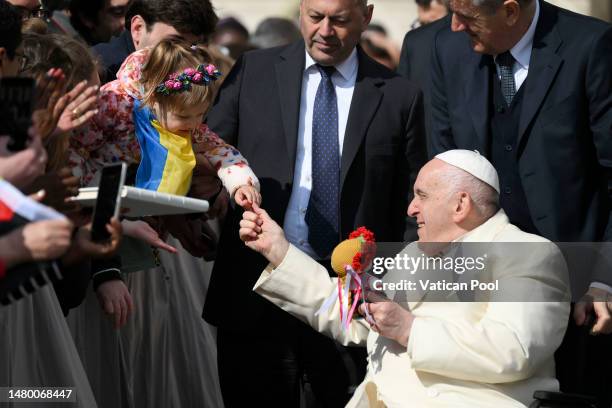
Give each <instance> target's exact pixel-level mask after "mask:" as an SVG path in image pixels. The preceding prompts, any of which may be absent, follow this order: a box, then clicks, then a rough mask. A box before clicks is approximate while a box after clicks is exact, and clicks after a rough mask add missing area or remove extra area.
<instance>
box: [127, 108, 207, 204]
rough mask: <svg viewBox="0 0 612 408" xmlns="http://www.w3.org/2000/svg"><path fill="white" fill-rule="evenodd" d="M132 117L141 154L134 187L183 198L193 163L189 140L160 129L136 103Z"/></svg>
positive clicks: (145, 109) (191, 147)
mask: <svg viewBox="0 0 612 408" xmlns="http://www.w3.org/2000/svg"><path fill="white" fill-rule="evenodd" d="M132 115H133V118H134V127H135V129H134V130H135V133H136V137H137V138H138V142H139V143H140V152H141V155H140V156H141V158H140V165H139V166H138V171H137V173H136V187H140V188H144V189H147V190H153V191H159V192H161V193H169V194H176V195H182V196H184V195H187V193H188V192H189V188H190V187H191V176H192V174H193V169H194V167H195V164H196V159H195V154H194V153H193V146H192V144H191V138H190V137H185V136H181V135H177V134H174V133H172V132H170V131H168V130H166V129H164V128H163V127H162V126H161V125H160V123H159V122H158V121H157V119H156V118H155V115H153V113H152V112H151V110H150V109H149V108H148V107H146V106H143V105H142V104H141V103H140V101H136V102H135V104H134V110H133V114H132Z"/></svg>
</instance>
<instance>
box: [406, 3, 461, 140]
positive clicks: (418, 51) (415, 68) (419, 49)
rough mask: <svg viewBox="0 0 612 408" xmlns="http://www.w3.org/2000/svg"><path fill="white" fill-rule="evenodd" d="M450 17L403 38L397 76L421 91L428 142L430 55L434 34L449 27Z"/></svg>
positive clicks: (429, 123) (408, 33) (416, 30)
mask: <svg viewBox="0 0 612 408" xmlns="http://www.w3.org/2000/svg"><path fill="white" fill-rule="evenodd" d="M450 21H451V16H450V15H447V16H446V17H443V18H441V19H439V20H436V21H434V22H432V23H429V24H426V25H424V26H421V27H419V28H416V29H414V30H410V31H408V32H407V33H406V35H405V36H404V42H403V44H402V52H401V55H400V63H399V67H398V68H397V72H398V74H400V75H402V76H403V77H405V78H406V79H408V80H409V81H411V82H412V83H414V84H416V85H418V87H419V88H421V91H423V105H424V107H425V133H426V134H427V140H428V142H429V134H430V133H431V129H430V128H431V68H432V65H431V54H432V49H433V45H434V38H435V36H436V33H437V32H438V31H440V30H441V29H443V28H445V27H449V26H450Z"/></svg>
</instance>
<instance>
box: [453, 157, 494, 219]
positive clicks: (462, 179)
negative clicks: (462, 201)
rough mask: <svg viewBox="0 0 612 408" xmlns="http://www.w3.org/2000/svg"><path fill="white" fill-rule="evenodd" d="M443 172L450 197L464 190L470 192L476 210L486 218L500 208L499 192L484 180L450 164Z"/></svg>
mask: <svg viewBox="0 0 612 408" xmlns="http://www.w3.org/2000/svg"><path fill="white" fill-rule="evenodd" d="M442 173H443V174H444V183H445V184H447V185H448V195H449V197H450V196H452V195H454V194H456V193H459V192H463V191H464V192H466V193H468V194H469V196H470V198H471V199H472V202H473V203H474V206H475V207H476V210H477V211H478V213H479V214H480V215H481V216H482V217H483V218H485V219H488V218H490V217H492V216H493V215H495V213H496V212H497V211H498V210H499V194H498V193H497V191H495V189H494V188H493V187H491V186H490V185H488V184H487V183H485V182H484V181H482V180H480V179H478V178H476V177H474V176H473V175H471V174H470V173H468V172H467V171H465V170H462V169H460V168H458V167H455V166H452V165H450V164H447V166H445V168H444V170H443V171H442Z"/></svg>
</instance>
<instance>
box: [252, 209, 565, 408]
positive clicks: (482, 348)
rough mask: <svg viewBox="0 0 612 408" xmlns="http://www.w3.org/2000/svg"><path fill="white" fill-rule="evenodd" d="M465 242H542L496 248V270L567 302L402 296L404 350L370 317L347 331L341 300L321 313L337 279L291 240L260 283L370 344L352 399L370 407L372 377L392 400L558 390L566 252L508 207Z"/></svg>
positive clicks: (519, 395) (507, 398)
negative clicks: (519, 221) (512, 218)
mask: <svg viewBox="0 0 612 408" xmlns="http://www.w3.org/2000/svg"><path fill="white" fill-rule="evenodd" d="M460 240H461V242H475V243H477V242H483V243H484V242H486V243H504V242H523V243H524V242H529V243H534V246H535V245H536V243H537V250H533V251H529V252H528V253H523V254H512V253H507V254H506V253H502V252H503V251H504V249H503V248H504V246H503V245H497V246H493V247H492V249H491V251H492V252H493V253H492V254H490V255H491V256H490V261H491V262H489V264H488V265H487V270H488V273H490V278H491V279H492V280H499V282H500V285H501V286H502V287H505V288H510V290H511V291H513V292H514V291H516V292H514V293H522V294H525V293H527V294H533V299H534V300H542V299H562V300H563V301H558V302H552V301H546V302H544V301H533V302H510V301H499V298H498V299H495V297H496V295H495V294H491V295H490V297H489V299H486V301H482V299H476V300H478V301H476V302H432V301H429V302H428V301H426V300H427V296H428V294H427V293H424V294H423V295H424V296H425V297H424V298H423V299H421V301H418V302H410V301H407V304H406V306H407V307H408V308H409V309H410V310H411V312H412V313H413V314H414V316H415V320H414V323H413V325H412V330H411V333H410V338H409V342H408V347H407V348H406V347H403V346H401V345H400V344H398V343H396V342H395V341H394V340H389V339H387V338H385V337H382V336H380V335H379V334H377V333H375V332H374V331H370V329H369V325H368V323H366V322H365V321H364V319H353V321H352V322H351V325H350V327H349V329H348V330H347V331H344V330H343V329H342V328H341V327H340V313H339V305H338V302H337V301H336V304H335V306H334V307H333V308H330V309H329V310H328V311H327V312H325V313H322V314H319V315H318V316H315V312H316V311H317V310H319V308H320V307H321V305H322V304H323V302H324V301H325V299H326V298H327V297H328V296H329V294H330V293H332V292H333V291H334V290H337V286H336V279H330V278H329V275H328V273H327V271H326V269H325V268H324V267H323V266H321V265H319V264H318V263H317V262H316V261H314V260H312V259H311V258H310V257H308V256H307V255H305V254H304V253H302V252H301V251H299V250H298V249H297V248H295V247H293V246H290V247H289V251H288V252H287V254H286V256H285V259H284V260H283V262H282V263H281V264H280V265H279V266H278V267H277V268H276V269H273V268H272V267H271V266H269V267H268V268H266V270H264V271H263V273H262V274H261V276H260V278H259V280H258V281H257V283H256V284H255V287H254V290H255V291H256V292H257V293H259V294H260V295H262V296H263V297H265V298H266V299H268V300H269V301H271V302H272V303H274V304H275V305H277V306H278V307H280V308H282V309H283V310H285V311H287V312H289V313H291V314H292V315H294V316H295V317H297V318H299V319H300V320H302V321H304V322H306V323H308V324H310V325H311V326H312V327H313V328H314V329H315V330H317V331H319V332H321V333H324V334H326V335H328V336H330V337H333V338H334V339H336V340H337V341H338V342H340V343H342V344H344V345H350V344H353V345H364V343H367V350H368V371H367V374H366V378H365V379H364V381H363V382H362V383H361V385H360V386H359V387H358V388H357V390H356V391H355V394H354V396H353V398H352V399H351V400H350V401H349V403H348V405H347V407H359V408H362V407H363V408H367V407H369V403H368V398H367V396H366V394H365V385H366V384H367V383H368V382H373V383H375V384H376V387H377V392H378V396H377V397H378V399H379V400H381V401H382V402H384V403H385V404H386V406H387V407H390V408H391V407H419V408H420V407H470V408H473V407H496V408H501V407H524V406H526V405H529V404H530V402H531V401H532V396H533V392H534V391H536V390H547V391H557V390H558V388H559V386H558V383H557V380H556V379H555V369H554V359H553V353H554V352H555V350H556V349H557V347H558V346H559V345H560V344H561V340H562V339H563V335H564V333H565V329H566V326H567V320H568V316H569V309H570V305H569V295H568V288H567V281H566V272H567V271H566V269H565V262H564V260H563V257H562V255H561V253H560V252H559V250H558V249H557V247H556V246H555V245H554V244H552V243H549V241H547V240H546V239H544V238H541V237H539V236H536V235H532V234H527V233H524V232H522V231H521V230H519V229H518V228H516V227H515V226H513V225H512V224H510V223H509V222H508V218H507V216H506V215H505V214H504V212H503V210H500V211H499V212H498V213H497V214H496V215H494V216H493V217H492V218H490V219H489V220H487V221H486V222H485V223H484V224H482V225H480V226H479V227H478V228H476V229H474V230H472V231H470V232H469V233H468V234H466V235H464V236H463V237H462V238H461V239H460ZM415 246H416V245H415V244H412V245H409V246H408V247H407V248H406V249H405V250H404V251H410V250H411V248H415ZM496 251H497V252H498V253H497V254H495V252H496ZM529 296H530V295H528V296H527V297H526V298H528V299H531V297H529ZM523 299H525V297H523ZM423 300H425V301H423ZM504 300H508V298H504ZM565 300H567V301H565Z"/></svg>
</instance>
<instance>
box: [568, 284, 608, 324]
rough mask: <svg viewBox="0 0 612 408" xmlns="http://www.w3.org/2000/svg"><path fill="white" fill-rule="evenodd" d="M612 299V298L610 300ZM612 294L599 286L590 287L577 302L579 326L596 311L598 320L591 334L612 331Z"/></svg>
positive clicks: (575, 314)
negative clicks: (611, 315)
mask: <svg viewBox="0 0 612 408" xmlns="http://www.w3.org/2000/svg"><path fill="white" fill-rule="evenodd" d="M609 299H610V300H609ZM611 311H612V294H609V293H608V292H607V291H605V290H603V289H599V288H589V290H588V291H587V293H586V294H585V295H584V296H583V298H582V299H581V300H580V301H579V302H578V303H576V307H575V308H574V320H575V322H576V324H577V325H578V326H582V325H583V324H585V323H586V322H587V317H588V316H589V314H590V313H592V312H594V313H595V316H596V318H597V320H596V321H595V325H594V326H593V328H592V329H591V334H593V335H597V334H610V333H612V317H610V314H611V313H610V312H611Z"/></svg>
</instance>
